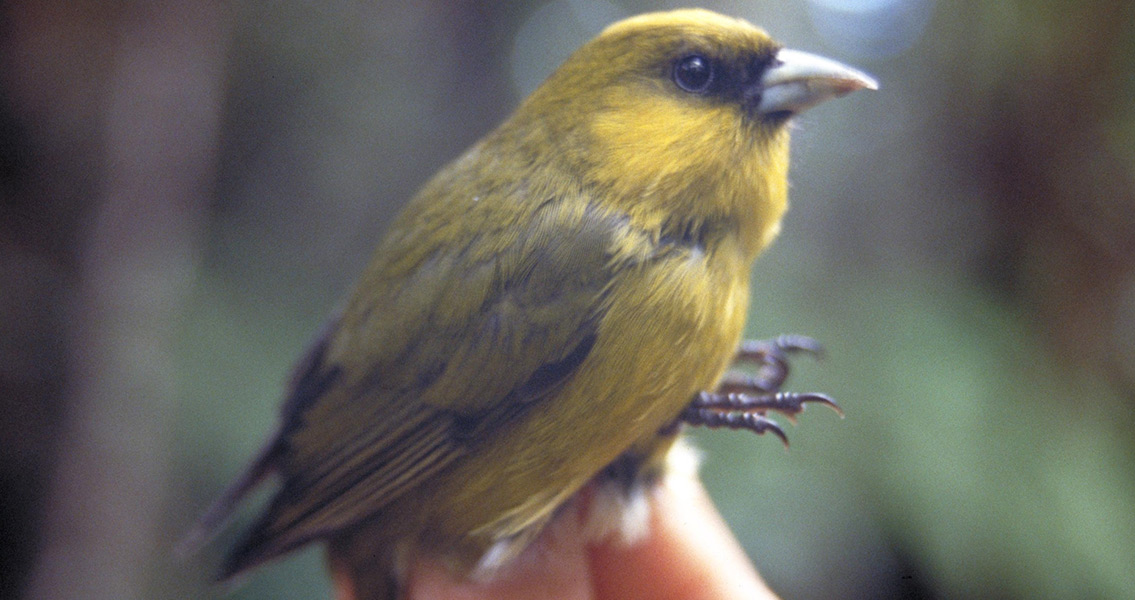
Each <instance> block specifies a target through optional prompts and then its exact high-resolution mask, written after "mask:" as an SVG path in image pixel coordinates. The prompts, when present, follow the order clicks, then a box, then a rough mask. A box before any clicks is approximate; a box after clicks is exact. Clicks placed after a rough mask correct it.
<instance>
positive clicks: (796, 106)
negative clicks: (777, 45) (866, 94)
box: [757, 48, 879, 116]
mask: <svg viewBox="0 0 1135 600" xmlns="http://www.w3.org/2000/svg"><path fill="white" fill-rule="evenodd" d="M759 85H760V87H761V99H760V101H759V102H758V103H757V112H759V113H761V114H762V115H772V114H776V113H784V114H785V115H786V116H791V115H794V114H796V113H799V112H802V111H804V110H805V109H808V108H811V107H813V106H815V105H817V104H819V103H821V102H823V101H825V100H830V99H832V98H838V97H840V96H843V95H846V94H850V93H851V92H854V91H855V90H862V89H868V90H876V89H879V84H878V83H877V82H876V81H875V79H874V78H872V77H871V76H870V75H868V74H866V73H864V72H862V71H859V70H856V69H853V68H851V67H849V66H847V65H843V64H840V63H837V62H836V61H834V60H830V59H827V58H824V57H822V56H816V55H815V54H808V53H807V52H800V51H797V50H789V49H787V48H784V49H781V50H780V51H779V52H777V54H776V59H775V60H774V61H773V63H772V64H771V65H769V67H768V68H767V69H766V70H765V73H764V76H763V77H761V81H760V84H759Z"/></svg>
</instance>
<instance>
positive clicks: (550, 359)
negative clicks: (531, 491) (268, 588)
mask: <svg viewBox="0 0 1135 600" xmlns="http://www.w3.org/2000/svg"><path fill="white" fill-rule="evenodd" d="M427 217H428V215H427ZM509 217H510V218H500V215H499V211H496V213H494V211H487V212H486V214H484V215H478V214H476V213H475V212H474V213H473V214H470V215H467V218H466V219H465V220H464V222H463V223H459V224H456V225H454V224H452V223H445V224H443V225H438V224H437V222H434V221H431V220H430V219H429V218H423V219H421V223H410V224H405V223H404V224H402V230H410V231H411V232H415V231H416V233H417V235H418V236H420V237H418V238H417V239H419V240H420V239H446V240H449V241H450V242H454V241H455V240H456V242H457V243H450V244H448V245H446V246H444V247H442V246H438V247H435V248H430V247H429V246H428V245H427V244H422V243H406V244H405V245H404V246H402V247H400V246H399V245H398V244H397V243H394V244H393V246H394V247H391V244H388V245H387V246H386V247H384V248H381V249H380V258H379V261H380V262H378V263H377V264H376V265H374V266H372V268H371V270H369V271H368V272H367V273H366V274H365V275H364V278H363V279H362V284H361V286H360V290H363V291H360V292H357V293H356V294H355V298H354V299H353V301H352V302H351V303H350V304H348V306H347V307H346V309H345V310H344V312H343V314H342V316H341V317H339V319H338V321H337V322H336V324H335V325H333V326H332V327H331V329H330V330H329V332H328V334H327V337H326V339H325V340H324V341H322V342H320V343H319V344H317V346H316V349H315V350H314V351H313V356H312V357H311V358H309V360H308V361H306V362H307V367H306V370H305V371H304V373H303V374H302V375H301V376H300V377H298V378H297V380H296V382H295V384H294V385H295V391H294V393H293V395H292V397H291V398H290V399H289V401H288V403H287V404H286V406H285V414H284V426H283V428H282V430H281V432H280V436H279V438H278V441H277V444H278V446H279V448H278V450H277V452H278V461H279V462H278V467H279V470H280V471H281V473H282V475H283V484H282V487H281V489H280V491H279V492H278V494H277V495H276V497H275V499H274V500H273V502H272V504H271V506H270V507H269V510H268V512H267V513H266V514H265V515H264V516H263V518H262V519H261V520H260V521H259V522H258V524H257V525H256V526H255V527H254V529H253V531H252V533H251V534H250V536H249V537H248V539H247V540H246V541H245V543H244V544H242V545H241V546H239V547H238V548H237V550H236V551H234V553H233V555H232V556H231V557H230V559H229V561H228V563H227V565H226V567H225V569H224V573H225V576H227V575H231V574H233V573H236V572H238V571H240V570H243V569H245V568H247V567H249V566H252V565H254V564H256V563H258V562H261V561H262V560H265V559H267V558H270V557H272V556H275V555H277V554H280V553H283V552H286V551H288V550H290V549H292V548H294V547H296V546H299V545H301V544H303V543H305V542H307V541H309V540H311V539H314V538H317V537H322V536H325V535H328V534H330V533H332V532H335V531H338V530H340V529H342V528H344V527H348V526H350V525H352V524H354V523H356V522H358V521H359V520H360V519H362V518H364V517H366V516H369V515H372V514H374V513H376V512H378V511H379V510H381V508H382V507H383V506H385V505H386V504H388V503H389V502H391V501H392V500H394V499H395V498H397V497H399V496H400V495H401V494H403V493H404V492H405V491H406V490H409V489H411V488H413V487H415V486H417V485H418V484H419V483H420V482H422V481H423V480H424V479H427V478H429V477H430V476H431V475H433V474H435V473H437V472H438V471H439V470H441V469H443V468H445V467H446V466H447V465H449V464H451V463H452V462H454V461H456V460H460V458H461V457H462V456H463V455H464V454H465V453H466V451H467V448H468V443H469V441H470V440H471V439H474V437H475V436H481V435H491V434H492V431H493V430H494V429H495V428H498V427H502V426H506V424H507V422H508V421H509V420H510V419H516V418H520V417H521V416H522V415H523V413H524V412H525V411H526V410H527V409H529V408H530V407H531V406H533V405H535V404H537V403H538V402H539V401H540V400H541V399H544V398H546V397H548V396H549V395H551V394H552V393H553V392H554V390H555V389H556V388H557V386H558V385H560V384H561V383H562V382H563V381H565V380H566V379H567V378H569V377H570V376H571V373H572V372H573V370H574V369H575V367H577V366H578V365H579V364H580V363H581V362H582V361H583V359H584V358H585V357H586V356H587V353H588V352H589V351H590V349H591V346H592V344H593V343H594V342H595V338H596V331H597V325H598V321H599V319H601V318H602V314H603V307H604V297H605V293H606V290H607V288H608V286H609V285H610V283H611V281H612V278H613V269H614V268H615V266H614V264H613V261H612V256H611V252H612V248H613V247H614V244H615V241H616V240H617V239H620V236H625V235H626V227H627V225H626V223H627V221H626V219H623V218H620V217H619V216H618V215H613V214H610V213H604V212H601V211H599V210H597V209H595V208H593V207H591V206H590V205H588V204H587V203H586V202H583V201H577V202H560V201H549V202H546V203H544V204H542V205H539V206H538V207H534V208H533V209H532V210H530V211H527V212H525V211H523V210H519V211H515V212H513V213H510V214H509ZM439 226H445V227H454V229H452V230H450V231H445V232H438V231H435V230H432V229H430V228H431V227H433V228H436V227H439ZM440 234H445V235H440ZM403 237H405V238H406V239H407V240H412V239H414V236H413V235H409V236H403ZM395 242H397V240H396V241H395Z"/></svg>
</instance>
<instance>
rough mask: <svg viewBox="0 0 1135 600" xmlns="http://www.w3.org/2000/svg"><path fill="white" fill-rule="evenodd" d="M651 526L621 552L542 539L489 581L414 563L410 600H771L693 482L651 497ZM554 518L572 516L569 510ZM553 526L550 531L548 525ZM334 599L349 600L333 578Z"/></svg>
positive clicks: (618, 545)
mask: <svg viewBox="0 0 1135 600" xmlns="http://www.w3.org/2000/svg"><path fill="white" fill-rule="evenodd" d="M652 494H653V496H652V498H651V507H652V514H651V527H650V532H649V534H648V535H647V537H646V538H645V539H642V540H639V541H638V542H636V543H634V544H632V545H630V546H627V545H626V544H624V543H622V542H620V541H618V540H615V539H612V540H609V541H606V542H603V543H599V544H589V543H588V542H587V541H586V540H585V539H584V537H583V536H582V535H581V534H580V532H579V529H580V528H578V527H575V528H569V527H556V528H555V531H553V532H549V533H551V534H552V535H547V536H544V537H545V539H543V540H541V541H542V543H545V544H546V545H545V547H544V548H542V549H541V550H542V554H541V556H540V558H538V559H536V560H530V561H522V564H518V565H516V568H514V569H511V570H509V571H508V572H506V573H502V574H501V576H500V577H498V578H497V579H495V580H493V581H492V582H488V583H476V582H468V581H461V580H458V579H455V578H454V577H453V576H452V575H450V574H449V573H447V572H446V571H445V570H444V569H443V568H442V567H440V566H439V565H435V564H426V563H422V564H418V565H415V566H414V567H413V568H412V569H411V573H410V577H409V579H408V585H409V594H408V597H409V598H410V600H439V599H443V598H444V599H446V600H482V599H489V598H491V599H494V600H536V599H540V600H607V599H619V600H636V599H639V598H644V599H645V598H650V599H652V600H671V599H672V600H679V599H681V600H710V599H713V600H730V599H734V598H736V599H740V598H744V599H746V600H750V599H756V600H776V595H775V594H773V592H772V591H771V590H769V588H768V587H767V586H766V585H765V583H764V581H762V580H761V578H760V576H759V575H758V574H757V572H756V570H755V569H754V568H753V566H752V563H751V562H750V561H749V559H748V557H747V556H746V555H745V552H744V550H742V549H741V546H740V544H739V543H738V542H737V540H736V538H734V537H733V534H732V533H731V532H730V531H729V529H728V527H727V526H726V524H725V522H724V521H723V520H722V518H721V515H720V514H718V512H717V509H716V508H715V507H714V506H713V503H712V502H711V501H710V499H709V496H708V495H707V494H706V491H705V489H704V488H703V487H702V485H701V483H700V482H699V481H697V479H696V477H693V476H685V475H676V474H675V475H672V476H670V477H669V478H667V479H666V481H665V483H664V484H663V485H660V486H658V488H657V489H656V490H654V491H653V492H652ZM560 518H578V515H576V514H572V511H567V513H565V514H564V515H562V516H561V517H560ZM553 527H554V525H553ZM334 579H335V591H336V598H337V599H338V600H355V596H354V594H353V590H352V585H351V582H350V580H349V579H348V578H347V577H346V575H345V574H343V573H336V574H335V575H334Z"/></svg>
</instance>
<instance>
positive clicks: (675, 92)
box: [513, 9, 876, 246]
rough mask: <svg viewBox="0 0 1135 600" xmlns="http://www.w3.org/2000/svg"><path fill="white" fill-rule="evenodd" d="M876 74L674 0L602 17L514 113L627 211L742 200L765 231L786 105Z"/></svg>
mask: <svg viewBox="0 0 1135 600" xmlns="http://www.w3.org/2000/svg"><path fill="white" fill-rule="evenodd" d="M875 87H876V84H875V82H874V80H872V79H871V78H870V77H868V76H867V75H865V74H863V73H861V72H859V71H857V70H855V69H852V68H850V67H847V66H844V65H841V64H839V63H836V62H834V61H831V60H828V59H824V58H821V57H818V56H814V55H810V54H805V53H802V52H797V51H793V50H788V49H785V48H783V47H781V45H779V44H778V43H776V42H775V41H773V40H772V38H770V37H769V36H768V34H766V33H765V32H764V31H762V30H761V29H758V28H756V27H754V26H753V25H751V24H749V23H748V22H746V21H742V20H738V19H733V18H729V17H725V16H722V15H719V14H717V13H713V12H710V11H706V10H698V9H692V10H678V11H672V12H663V13H650V14H645V15H640V16H637V17H632V18H629V19H626V20H623V21H620V22H618V23H615V24H613V25H611V26H610V27H608V28H607V29H606V30H605V31H603V32H602V33H601V34H600V35H599V36H598V37H596V38H595V39H593V40H592V41H590V42H588V43H587V44H585V45H584V46H582V47H581V48H580V49H579V50H577V51H576V52H575V53H574V54H572V56H571V57H570V58H568V59H567V61H566V62H565V63H564V64H563V65H562V66H561V67H560V68H559V69H558V70H556V72H555V73H553V74H552V76H551V77H549V78H548V80H547V81H545V82H544V83H543V84H542V85H541V86H540V87H539V88H538V89H537V90H536V91H535V92H534V93H533V94H532V95H531V96H530V97H529V98H528V100H526V101H525V103H524V104H523V105H522V106H521V107H520V109H519V110H518V111H517V114H516V116H515V117H514V119H513V123H514V126H515V127H516V128H517V131H525V132H526V135H531V139H530V140H529V141H532V142H534V143H536V144H541V145H546V144H549V143H550V144H551V145H553V146H555V147H556V148H557V150H558V152H559V155H558V156H557V160H567V161H570V162H571V163H573V166H572V168H573V169H574V170H575V171H576V172H582V173H585V174H586V177H588V178H589V179H590V183H594V184H598V185H599V186H601V187H602V189H604V190H605V192H606V195H607V197H609V198H611V199H612V201H614V202H618V203H619V204H620V208H622V209H624V210H627V211H628V212H630V213H632V216H634V214H636V213H637V214H638V215H640V216H641V218H643V219H647V220H650V219H658V218H664V215H665V214H667V213H674V212H677V213H680V214H684V213H688V212H690V211H693V213H694V214H699V213H700V214H704V215H707V216H713V215H715V214H718V213H721V214H727V213H728V214H732V213H734V212H744V213H745V214H744V215H742V216H744V217H746V218H748V219H749V220H752V221H754V222H753V223H752V226H753V227H754V228H756V231H754V232H752V233H753V234H755V235H757V236H758V237H760V238H771V236H772V235H774V234H775V227H776V224H778V223H779V220H780V215H781V214H782V213H783V211H784V208H785V206H786V201H785V198H786V195H787V183H786V180H787V168H788V128H787V123H788V121H789V120H790V118H791V117H792V116H793V115H795V114H797V113H799V112H800V111H802V110H804V109H806V108H809V107H811V106H813V105H815V104H818V103H820V102H822V101H824V100H827V99H829V98H834V97H837V96H842V95H844V94H847V93H849V92H852V91H855V90H858V89H863V88H869V89H874V88H875ZM534 132H538V133H534ZM655 213H657V214H655ZM652 215H653V216H652ZM767 241H768V240H767V239H761V240H760V242H759V245H760V246H763V245H764V243H765V242H767Z"/></svg>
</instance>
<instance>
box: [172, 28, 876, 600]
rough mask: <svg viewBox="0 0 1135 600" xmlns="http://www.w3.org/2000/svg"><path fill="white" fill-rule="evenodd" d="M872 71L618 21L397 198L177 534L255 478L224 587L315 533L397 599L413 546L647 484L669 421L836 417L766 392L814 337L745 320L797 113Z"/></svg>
mask: <svg viewBox="0 0 1135 600" xmlns="http://www.w3.org/2000/svg"><path fill="white" fill-rule="evenodd" d="M876 87H877V84H876V82H875V81H874V80H873V79H872V78H871V77H869V76H868V75H866V74H864V73H863V72H861V71H858V70H856V69H853V68H851V67H848V66H845V65H843V64H840V63H837V62H835V61H832V60H829V59H826V58H822V57H819V56H815V55H812V54H807V53H804V52H800V51H796V50H792V49H788V48H785V47H783V46H782V45H780V44H779V43H777V42H775V41H774V40H773V39H772V38H771V37H769V35H768V34H766V33H765V32H764V31H763V30H762V29H759V28H757V27H755V26H753V25H752V24H750V23H748V22H747V21H744V20H740V19H735V18H732V17H727V16H723V15H720V14H717V13H713V12H710V11H706V10H701V9H684V10H677V11H669V12H658V13H648V14H643V15H638V16H634V17H630V18H627V19H625V20H622V21H619V22H617V23H615V24H612V25H610V26H609V27H608V28H606V29H605V30H604V31H603V32H602V33H600V34H599V35H598V36H597V37H595V38H594V39H592V40H591V41H589V42H587V43H586V44H584V45H583V46H582V47H580V48H579V49H578V50H577V51H576V52H574V53H573V54H572V55H571V56H570V57H569V58H567V59H566V61H565V62H564V63H563V64H562V65H561V66H560V67H559V68H558V69H556V70H555V71H554V72H553V73H552V74H551V75H550V76H549V77H548V78H547V80H546V81H544V82H543V83H542V84H541V85H540V86H539V87H538V88H537V89H536V90H535V91H533V92H532V93H531V95H530V96H529V97H528V98H526V99H525V100H524V101H523V102H522V103H521V104H520V105H519V106H518V107H517V108H516V109H515V111H514V112H513V113H512V114H511V116H509V117H508V118H507V119H506V120H504V121H503V122H502V123H501V124H500V125H499V126H498V127H497V128H495V129H494V130H492V131H491V132H489V133H488V134H486V135H485V136H484V137H483V138H482V139H481V140H480V141H478V142H476V143H475V144H474V145H473V146H472V147H470V148H469V149H468V150H466V151H465V152H464V153H463V154H461V155H460V156H459V157H458V158H456V159H455V160H454V161H453V162H451V163H450V164H448V165H447V166H445V167H443V168H442V169H441V170H440V171H439V172H438V173H437V174H436V175H434V176H433V177H432V179H430V180H429V181H428V182H427V183H426V184H425V185H424V187H423V188H422V189H421V190H420V191H419V192H418V193H417V194H416V195H415V196H414V197H413V198H412V199H411V200H410V201H409V202H408V203H407V204H406V205H405V206H404V208H403V209H402V210H401V212H400V213H399V215H398V217H396V218H395V220H394V221H393V222H392V224H391V225H390V227H389V228H388V231H387V233H386V234H385V235H384V237H383V238H382V240H381V241H380V243H379V244H378V247H377V249H376V250H375V253H374V256H373V258H372V260H371V262H370V263H369V265H368V266H367V267H366V268H365V270H364V272H363V273H362V275H361V277H360V278H359V280H358V282H357V284H356V285H355V287H354V289H353V290H352V291H351V292H350V293H349V295H348V296H347V299H346V301H345V302H344V303H343V304H342V305H341V308H340V309H339V310H338V311H337V312H336V313H335V314H334V315H332V317H331V318H330V319H329V320H328V322H327V324H326V326H325V327H324V328H323V330H322V332H321V333H320V334H319V335H318V336H317V338H316V340H315V342H314V343H313V344H312V346H311V348H310V350H309V351H308V352H307V354H306V355H305V356H304V357H303V358H302V359H301V360H300V361H299V363H298V364H297V366H296V368H295V370H294V374H293V376H292V379H291V381H290V383H289V384H288V388H287V391H286V394H285V399H284V401H283V403H282V408H281V410H280V418H279V425H278V428H277V429H276V430H275V432H274V433H273V434H272V435H271V436H270V438H269V440H268V442H267V443H266V444H265V446H264V447H263V448H262V450H261V451H260V453H259V454H258V455H257V456H256V457H255V458H254V459H253V460H252V462H251V464H250V465H249V466H248V468H247V470H246V471H245V472H244V473H243V474H242V475H241V476H240V477H238V478H237V479H236V480H235V481H234V482H233V484H232V485H230V486H229V488H227V490H226V491H225V492H223V493H222V495H221V496H220V498H219V499H218V500H217V501H216V502H215V503H214V504H213V506H212V507H211V508H210V509H209V510H208V511H207V512H206V513H205V514H204V516H203V517H202V518H201V520H200V521H199V522H198V525H197V526H196V527H195V528H194V529H193V530H192V531H191V533H190V535H189V537H188V539H189V540H190V542H189V545H190V546H194V545H197V544H199V543H201V540H203V539H205V538H207V537H208V535H209V534H210V533H211V532H213V531H215V530H216V529H217V528H219V527H220V526H221V525H222V524H223V522H224V521H226V520H227V518H228V517H229V516H230V514H231V513H232V511H233V510H234V507H235V506H236V505H237V504H238V503H239V502H240V501H241V500H242V499H243V498H244V497H245V496H246V494H247V493H248V492H249V491H250V490H252V489H253V488H255V487H257V486H258V485H260V484H261V483H262V482H264V481H265V480H267V479H268V478H269V477H270V476H273V477H275V478H276V480H277V482H278V483H277V488H276V491H275V494H274V496H273V498H272V499H271V501H270V502H269V503H268V505H267V507H266V509H265V510H264V511H263V513H262V514H261V515H260V517H259V518H258V519H257V520H256V521H255V522H254V524H253V525H252V526H251V528H250V530H249V531H248V532H247V533H246V534H245V536H244V538H243V540H242V541H240V542H239V543H238V544H237V545H236V547H235V549H233V550H232V552H231V553H230V554H229V555H228V558H227V559H226V560H225V562H224V564H223V566H222V568H221V575H220V577H221V578H222V579H224V578H230V577H233V576H234V575H237V574H239V573H243V572H245V571H247V570H249V569H251V568H253V567H255V566H257V565H260V564H262V563H264V562H266V561H269V560H272V559H274V558H277V557H279V556H282V555H284V554H286V553H288V552H290V551H292V550H295V549H297V548H299V547H301V546H304V545H306V544H309V543H315V542H324V543H326V544H327V548H328V552H329V555H330V556H331V559H332V561H333V562H335V564H336V565H338V566H340V567H341V568H343V569H345V570H346V571H347V572H348V573H349V574H350V576H351V577H352V579H353V580H354V582H355V585H356V592H357V594H358V597H359V598H363V599H364V600H388V599H394V598H399V597H401V594H403V593H404V585H403V581H402V578H403V575H404V572H405V570H406V567H407V565H408V564H412V563H413V561H415V560H417V559H419V558H421V557H433V558H437V559H439V560H441V562H442V563H443V564H444V565H446V567H447V568H449V569H450V570H451V571H452V572H454V573H455V574H457V575H459V576H462V577H469V578H484V577H492V575H493V574H494V573H496V572H498V571H499V570H500V569H501V568H504V567H505V566H507V565H508V564H510V563H511V562H512V561H515V560H516V559H517V557H518V556H519V555H520V554H521V553H522V552H523V551H524V550H525V548H527V547H528V546H530V545H531V544H532V543H533V540H534V539H536V538H537V537H538V535H539V534H540V532H541V531H542V530H544V529H545V527H546V526H547V525H548V523H549V522H550V521H551V520H552V519H553V517H554V516H555V515H556V514H557V511H558V510H559V509H560V507H562V506H564V505H566V504H567V503H568V502H570V501H571V499H572V498H573V497H574V496H575V495H576V494H578V493H579V492H580V490H582V489H583V488H585V487H586V486H588V485H589V484H595V485H598V486H599V487H603V488H604V489H610V490H613V492H612V493H613V494H614V495H615V496H617V497H619V498H621V499H622V500H623V501H625V502H623V503H622V504H620V506H623V507H624V508H625V507H626V506H629V503H630V502H631V501H633V500H634V499H642V498H643V497H645V495H644V493H643V491H644V490H648V489H649V488H650V487H651V486H653V485H656V484H657V483H658V482H659V481H660V480H661V479H662V478H664V477H665V476H666V473H667V468H668V467H667V464H668V463H667V457H668V456H669V455H670V453H671V452H672V449H673V448H674V447H675V446H676V443H677V440H678V439H680V437H681V435H682V430H683V428H684V426H685V425H703V426H711V427H727V428H732V429H749V430H752V431H756V432H758V433H763V432H769V431H771V432H772V433H774V434H776V435H778V436H780V437H782V438H783V433H782V432H781V431H780V429H779V428H778V427H776V425H775V423H774V422H772V421H771V420H769V419H767V418H766V416H765V415H766V413H768V412H769V411H779V412H782V413H785V414H788V415H789V416H792V415H794V414H795V413H797V412H799V411H800V410H802V409H803V407H804V405H805V404H806V403H811V402H821V403H824V404H829V405H831V406H833V407H835V404H834V402H832V401H831V400H830V399H829V398H828V397H827V396H825V395H822V394H791V393H786V392H781V391H780V385H781V384H782V383H783V380H784V377H786V376H787V357H788V355H790V354H793V353H797V352H805V353H808V352H816V351H818V348H817V346H816V345H815V344H814V343H813V342H812V341H811V340H810V339H808V338H801V337H791V336H786V337H782V338H778V339H776V340H772V341H769V342H762V343H756V344H753V343H747V342H746V343H742V340H741V337H742V330H743V328H744V325H745V320H746V316H747V314H748V312H749V298H750V288H751V281H750V279H751V276H750V267H751V265H752V264H753V262H754V260H755V259H756V257H757V256H758V255H759V254H760V253H761V251H762V250H763V249H764V248H765V247H766V246H767V245H768V244H769V243H770V242H771V241H772V240H773V239H774V238H775V237H776V236H777V234H778V232H779V230H780V224H781V219H782V216H783V215H784V213H785V210H786V208H787V205H788V204H787V197H788V165H789V136H790V130H791V123H792V118H793V117H794V116H795V115H797V114H799V113H800V112H802V111H804V110H806V109H808V108H809V107H812V106H814V105H816V104H818V103H820V102H823V101H825V100H828V99H830V98H835V97H838V96H843V95H845V94H848V93H850V92H853V91H856V90H860V89H875V88H876ZM734 361H741V362H746V361H748V362H750V363H755V364H756V365H757V366H758V367H759V368H760V369H761V373H763V374H764V375H763V376H757V377H752V376H739V375H735V374H732V373H730V372H729V367H730V366H731V365H732V364H733V363H734Z"/></svg>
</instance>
